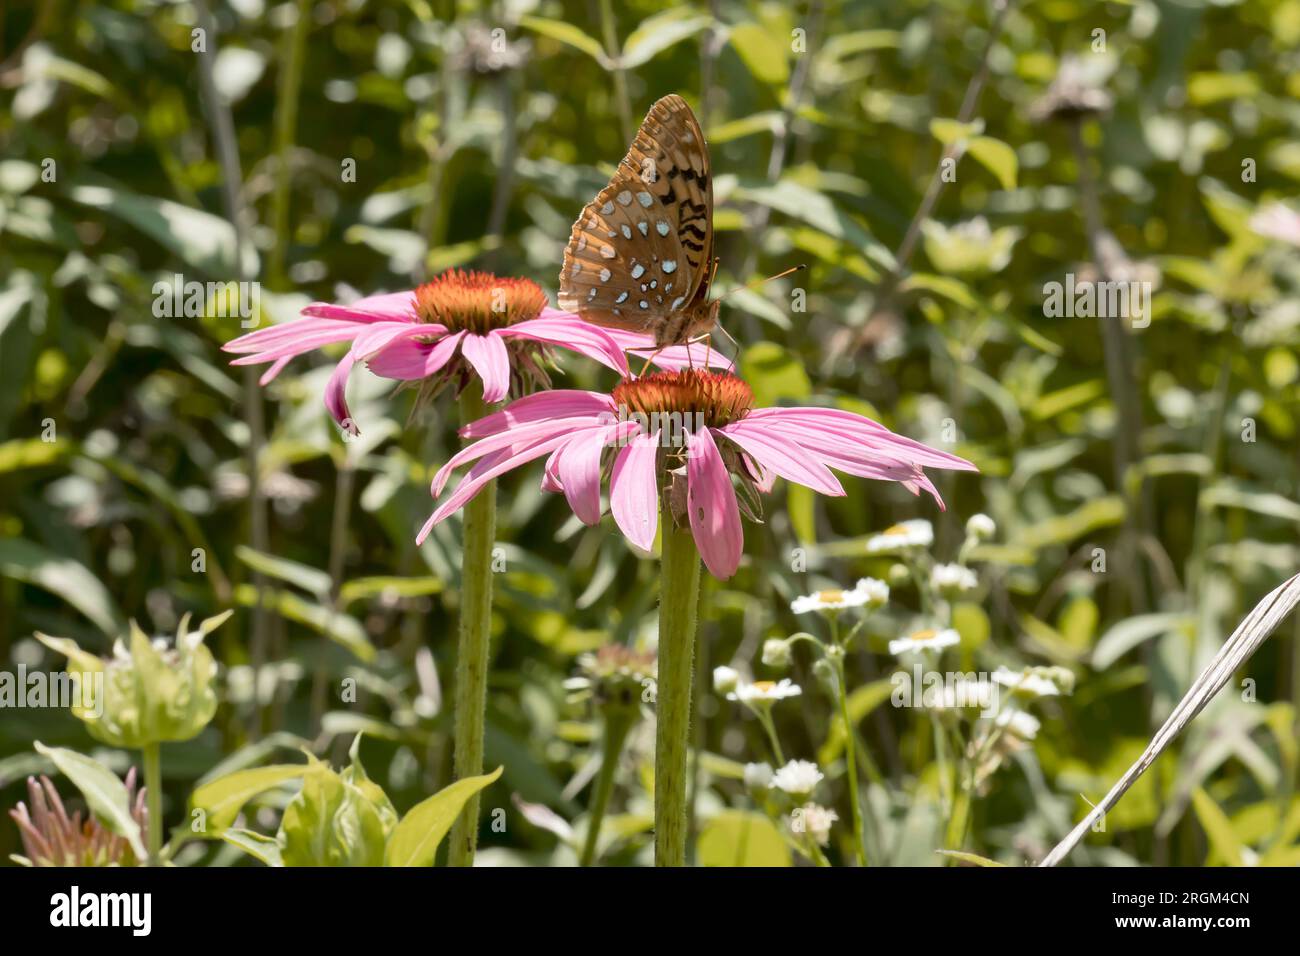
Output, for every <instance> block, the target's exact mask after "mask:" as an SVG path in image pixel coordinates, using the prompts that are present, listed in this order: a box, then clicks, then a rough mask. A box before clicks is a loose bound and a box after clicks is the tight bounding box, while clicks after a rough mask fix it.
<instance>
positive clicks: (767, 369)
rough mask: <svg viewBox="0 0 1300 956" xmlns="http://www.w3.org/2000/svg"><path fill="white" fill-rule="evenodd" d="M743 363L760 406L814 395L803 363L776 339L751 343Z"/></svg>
mask: <svg viewBox="0 0 1300 956" xmlns="http://www.w3.org/2000/svg"><path fill="white" fill-rule="evenodd" d="M740 365H741V368H743V369H744V370H745V379H746V380H747V381H748V382H749V384H750V386H751V387H752V388H753V389H754V402H755V404H756V405H758V406H759V407H767V406H770V405H778V404H780V402H781V400H782V399H795V400H801V399H806V398H807V397H808V396H809V395H811V394H812V383H811V382H809V380H808V373H807V372H806V371H805V370H804V367H803V363H802V362H800V361H799V360H798V359H797V358H795V357H794V356H793V355H791V354H790V353H789V352H787V351H786V350H785V349H783V348H782V347H781V346H779V345H777V344H776V343H775V342H759V343H758V344H757V345H751V346H750V347H749V348H747V349H746V350H745V352H744V354H743V355H742V356H741V359H740Z"/></svg>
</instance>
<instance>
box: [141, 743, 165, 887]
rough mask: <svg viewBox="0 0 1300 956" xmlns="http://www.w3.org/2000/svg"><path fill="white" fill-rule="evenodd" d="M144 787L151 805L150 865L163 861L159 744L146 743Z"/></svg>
mask: <svg viewBox="0 0 1300 956" xmlns="http://www.w3.org/2000/svg"><path fill="white" fill-rule="evenodd" d="M144 787H145V799H146V800H147V801H148V807H149V865H150V866H158V865H160V864H161V862H162V834H163V825H162V754H161V747H160V745H159V744H156V743H153V744H145V745H144Z"/></svg>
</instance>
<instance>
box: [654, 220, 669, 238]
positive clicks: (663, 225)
mask: <svg viewBox="0 0 1300 956" xmlns="http://www.w3.org/2000/svg"><path fill="white" fill-rule="evenodd" d="M655 232H657V233H659V235H661V236H666V235H668V223H667V222H665V221H664V220H663V219H660V220H659V221H658V222H657V223H655Z"/></svg>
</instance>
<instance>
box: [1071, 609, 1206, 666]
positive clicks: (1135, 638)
mask: <svg viewBox="0 0 1300 956" xmlns="http://www.w3.org/2000/svg"><path fill="white" fill-rule="evenodd" d="M1191 623H1192V618H1190V617H1188V616H1187V615H1186V614H1176V613H1164V614H1138V615H1136V616H1134V617H1128V618H1124V620H1122V621H1120V622H1119V623H1118V624H1116V625H1114V626H1113V627H1111V628H1110V629H1109V630H1108V631H1106V633H1105V634H1103V635H1102V636H1101V639H1100V640H1099V641H1097V646H1096V648H1094V649H1093V652H1092V667H1093V670H1099V671H1102V670H1105V669H1106V668H1107V667H1110V665H1111V664H1113V663H1115V662H1116V661H1117V660H1119V659H1120V658H1121V657H1123V656H1124V655H1125V654H1127V653H1128V652H1129V651H1131V650H1132V649H1133V648H1135V647H1137V646H1138V645H1139V644H1141V643H1143V642H1144V641H1149V640H1151V638H1153V637H1159V636H1160V635H1161V634H1168V633H1169V632H1170V631H1173V630H1176V629H1177V628H1179V627H1183V626H1186V625H1189V624H1191Z"/></svg>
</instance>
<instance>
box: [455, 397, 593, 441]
mask: <svg viewBox="0 0 1300 956" xmlns="http://www.w3.org/2000/svg"><path fill="white" fill-rule="evenodd" d="M602 413H606V414H608V415H609V416H610V418H609V421H610V422H611V423H612V422H613V421H614V400H613V399H612V398H610V397H609V396H608V395H603V394H601V393H600V392H584V391H582V390H580V389H565V388H559V389H554V390H552V391H548V392H534V393H533V394H532V395H525V396H524V397H523V398H519V399H516V400H515V401H513V402H511V403H510V404H509V405H507V406H506V407H505V408H503V409H501V410H500V411H498V412H493V413H492V414H490V415H484V416H483V417H482V418H480V419H478V420H477V421H473V422H470V423H469V424H468V425H466V426H465V427H464V428H462V429H461V430H460V435H461V437H462V438H483V437H486V436H487V435H495V434H497V433H499V432H503V431H506V430H507V429H510V428H514V427H516V426H518V425H526V424H528V423H529V422H535V421H541V420H544V419H548V418H572V417H574V416H578V415H589V416H592V417H598V416H600V415H601V414H602Z"/></svg>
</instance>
